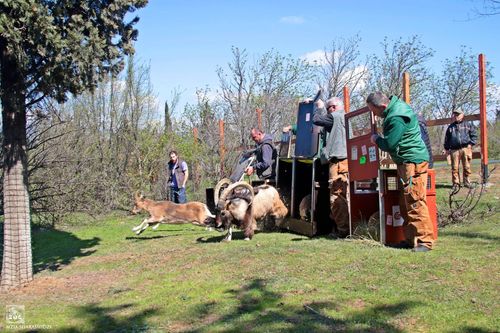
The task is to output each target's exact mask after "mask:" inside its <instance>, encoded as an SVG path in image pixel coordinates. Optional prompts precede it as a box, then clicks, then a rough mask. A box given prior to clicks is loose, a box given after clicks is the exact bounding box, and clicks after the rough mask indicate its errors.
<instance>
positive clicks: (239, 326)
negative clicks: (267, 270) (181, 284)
mask: <svg viewBox="0 0 500 333" xmlns="http://www.w3.org/2000/svg"><path fill="white" fill-rule="evenodd" d="M226 293H227V294H229V295H228V297H230V298H234V299H236V300H237V302H238V305H237V306H236V308H235V309H234V310H233V311H232V312H230V313H227V314H225V315H221V316H214V313H217V309H216V308H217V304H216V303H215V302H213V301H212V302H209V303H205V304H201V305H198V306H197V307H195V309H193V313H196V314H197V316H198V317H199V318H200V323H202V325H203V326H202V327H199V328H195V329H192V330H190V331H188V332H191V333H202V332H211V331H217V332H253V331H259V332H260V331H266V332H297V333H298V332H403V331H405V330H404V329H401V328H400V327H398V326H399V325H398V326H396V325H394V324H392V323H391V322H394V317H395V316H398V315H401V314H403V313H405V312H406V311H408V310H409V309H410V308H412V307H415V306H418V305H419V303H416V302H400V303H396V304H388V305H382V306H373V307H369V306H364V305H362V306H359V307H358V309H357V310H355V311H349V312H347V313H348V314H347V315H346V316H343V317H342V318H334V317H331V316H329V315H328V314H327V313H329V312H330V313H331V312H333V311H337V310H338V309H339V307H341V305H340V304H335V303H333V302H313V303H306V304H304V305H303V306H302V307H301V306H296V305H287V304H285V303H284V301H283V299H282V298H283V296H282V295H281V294H279V293H276V292H274V291H272V290H270V289H269V287H268V286H267V281H266V280H264V279H254V280H252V281H251V282H249V283H248V284H247V285H245V286H243V287H242V288H241V289H239V290H233V289H232V290H228V291H227V292H226Z"/></svg>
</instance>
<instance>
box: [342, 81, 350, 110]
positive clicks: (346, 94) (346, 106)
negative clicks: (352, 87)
mask: <svg viewBox="0 0 500 333" xmlns="http://www.w3.org/2000/svg"><path fill="white" fill-rule="evenodd" d="M343 92H344V111H345V113H349V111H350V110H351V99H350V98H349V88H348V87H347V86H344V89H343Z"/></svg>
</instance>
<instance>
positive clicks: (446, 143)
mask: <svg viewBox="0 0 500 333" xmlns="http://www.w3.org/2000/svg"><path fill="white" fill-rule="evenodd" d="M443 146H444V150H446V152H447V153H448V151H449V150H450V127H449V126H448V128H447V129H446V134H445V136H444V144H443Z"/></svg>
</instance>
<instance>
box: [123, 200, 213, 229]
mask: <svg viewBox="0 0 500 333" xmlns="http://www.w3.org/2000/svg"><path fill="white" fill-rule="evenodd" d="M134 199H135V203H134V208H132V213H133V214H137V213H139V212H140V211H141V210H145V211H147V212H148V213H149V215H150V216H149V218H146V219H144V220H143V221H142V223H141V224H139V225H138V226H136V227H134V228H132V231H134V232H135V233H136V234H137V235H139V234H140V233H141V232H143V231H144V230H146V228H147V227H148V226H150V225H153V229H156V228H158V226H159V225H160V223H167V224H168V223H189V222H191V223H193V224H196V225H202V226H207V225H208V224H207V223H208V222H209V221H210V220H211V219H214V218H215V215H213V214H212V213H211V212H210V210H209V209H208V207H207V205H205V204H204V203H201V202H196V201H193V202H188V203H185V204H176V203H173V202H171V201H154V200H150V199H146V198H144V196H142V195H139V194H138V193H136V194H135V197H134Z"/></svg>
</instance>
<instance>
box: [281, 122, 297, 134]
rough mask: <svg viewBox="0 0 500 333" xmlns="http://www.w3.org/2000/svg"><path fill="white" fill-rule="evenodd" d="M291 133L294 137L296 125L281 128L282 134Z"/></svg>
mask: <svg viewBox="0 0 500 333" xmlns="http://www.w3.org/2000/svg"><path fill="white" fill-rule="evenodd" d="M290 131H291V132H292V134H293V135H296V134H297V124H293V125H288V126H285V127H283V132H285V133H286V132H290Z"/></svg>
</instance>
